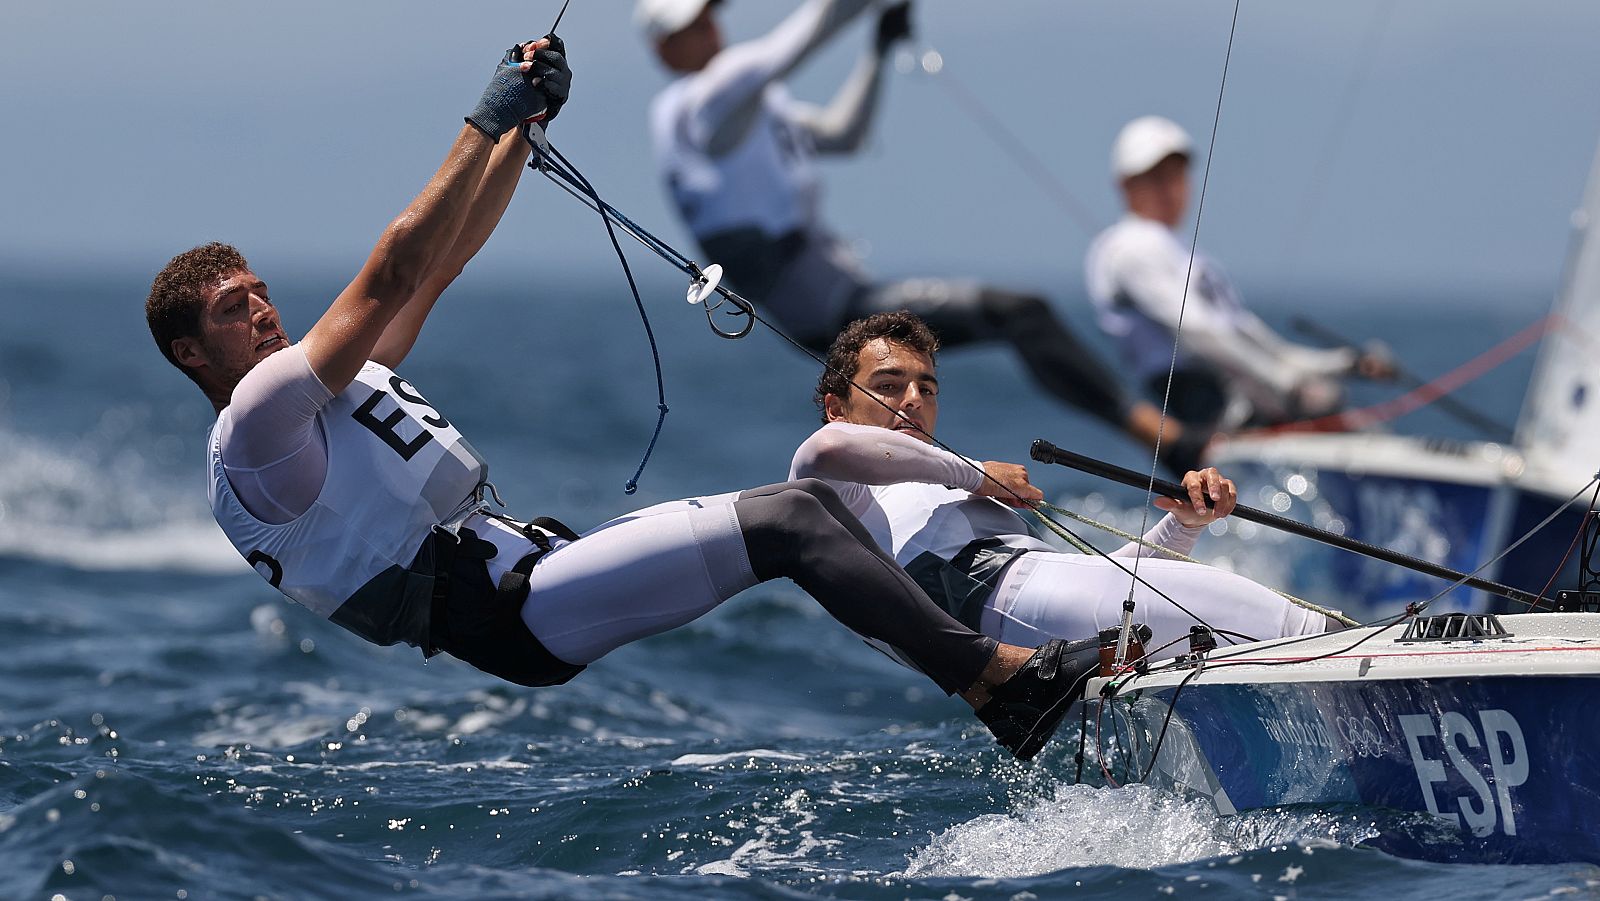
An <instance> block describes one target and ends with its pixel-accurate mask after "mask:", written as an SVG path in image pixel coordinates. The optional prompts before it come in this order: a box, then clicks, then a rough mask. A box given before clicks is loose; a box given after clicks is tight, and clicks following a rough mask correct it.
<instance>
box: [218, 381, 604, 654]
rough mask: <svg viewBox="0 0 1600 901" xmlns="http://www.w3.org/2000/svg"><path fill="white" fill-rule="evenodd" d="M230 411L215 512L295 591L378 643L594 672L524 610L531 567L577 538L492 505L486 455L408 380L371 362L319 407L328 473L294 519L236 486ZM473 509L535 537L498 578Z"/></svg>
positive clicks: (274, 579) (262, 568)
mask: <svg viewBox="0 0 1600 901" xmlns="http://www.w3.org/2000/svg"><path fill="white" fill-rule="evenodd" d="M228 415H229V411H228V410H227V409H224V410H223V411H222V412H221V413H220V414H219V415H218V417H217V423H216V424H215V425H213V427H212V429H211V434H210V436H209V440H208V454H209V462H210V468H211V478H210V482H209V485H208V495H209V497H210V500H211V509H212V513H213V515H215V517H216V520H217V524H218V525H220V526H221V527H222V530H223V532H224V533H226V534H227V536H228V539H229V541H231V542H232V543H233V546H234V548H235V549H237V550H238V551H239V553H240V555H241V556H243V557H244V559H245V561H246V562H248V563H249V564H250V565H251V566H252V567H253V568H254V569H255V570H256V572H257V573H258V574H260V575H261V577H262V578H264V579H266V580H267V582H268V583H269V584H271V585H272V586H273V587H274V588H277V589H278V590H279V591H281V592H283V593H284V594H285V595H287V596H288V597H289V599H290V600H292V601H294V602H296V603H298V604H301V605H302V606H304V607H306V608H308V609H310V610H311V611H312V612H314V613H316V614H317V615H319V616H322V617H324V618H326V619H328V620H330V621H332V622H334V623H336V624H338V625H340V626H343V627H344V628H346V629H348V630H350V631H351V632H354V633H355V634H357V635H359V636H361V637H362V638H364V639H366V640H367V641H370V642H372V643H374V644H378V645H385V646H387V645H393V644H397V643H399V642H405V643H406V644H409V645H411V646H413V647H417V648H421V649H422V652H423V655H424V657H432V656H433V655H435V654H438V653H440V652H447V653H449V654H450V655H451V656H453V657H457V658H459V659H461V660H464V661H466V662H467V663H470V664H472V665H473V666H475V667H477V668H479V669H481V670H483V671H485V672H488V673H490V674H492V675H495V676H499V677H500V678H502V679H506V680H507V681H510V682H515V683H517V684H519V685H528V686H539V685H557V684H560V683H563V682H566V681H567V680H569V679H571V678H572V677H573V676H575V675H577V674H578V673H579V672H581V671H582V670H583V666H581V665H577V664H571V663H567V662H566V661H563V660H561V659H559V658H557V657H556V656H555V655H553V654H551V653H550V651H549V650H547V649H546V648H545V647H544V645H543V644H541V643H540V642H539V640H538V639H537V638H536V637H534V635H533V633H532V632H530V631H529V629H528V627H527V625H526V624H525V623H524V622H523V621H522V618H521V614H520V611H521V608H522V604H523V602H524V601H525V600H526V599H527V596H528V575H529V573H531V572H532V571H533V567H534V565H535V564H536V563H538V562H539V559H540V558H541V557H543V556H544V555H545V554H547V553H549V552H550V551H551V550H552V549H554V547H555V546H556V544H555V542H556V541H563V542H566V541H576V540H577V538H578V536H577V535H576V534H575V533H574V532H573V531H572V530H571V529H569V528H567V527H566V526H564V525H562V524H561V523H559V522H557V521H556V520H554V519H550V518H549V517H540V518H538V519H535V520H533V521H532V522H530V523H523V522H520V521H517V520H513V519H511V518H509V517H506V516H504V515H502V514H500V513H498V512H496V511H495V510H494V509H492V508H491V507H490V505H489V504H488V503H486V502H485V495H486V494H488V495H490V496H494V499H495V501H496V502H498V500H499V498H498V496H497V495H495V493H494V488H493V486H492V485H490V484H489V482H488V481H487V475H488V465H487V464H486V463H485V462H484V461H483V458H482V457H480V456H479V455H478V453H477V451H475V450H474V449H473V448H472V446H471V445H470V444H468V443H467V441H466V439H465V438H463V437H462V435H461V433H460V432H459V431H457V430H456V428H455V426H453V425H451V423H450V422H449V420H447V419H445V418H444V417H443V416H442V415H440V414H439V412H438V411H437V410H435V409H434V408H433V407H432V406H431V405H429V404H428V402H427V401H426V400H424V399H423V397H422V395H421V394H419V393H418V392H417V391H416V389H415V388H413V387H411V385H410V383H408V382H407V381H406V380H404V379H402V378H401V377H400V376H398V375H396V374H395V373H394V372H392V371H390V370H389V369H388V368H386V367H384V366H381V365H379V364H377V363H372V362H368V363H367V364H366V366H364V367H363V368H362V370H361V372H360V373H359V374H358V375H357V376H356V378H355V380H354V381H352V382H351V383H350V385H349V386H348V387H346V388H345V389H344V390H343V391H341V392H340V393H339V394H338V395H336V396H335V397H334V398H333V399H332V400H331V401H329V402H328V403H327V404H326V405H325V406H324V407H322V409H321V410H319V411H318V412H317V414H316V423H315V427H316V428H318V429H320V430H321V433H322V435H323V437H324V438H325V440H326V443H327V451H328V471H327V475H326V478H325V480H324V483H323V486H322V490H321V492H320V493H319V494H318V496H317V499H316V501H315V502H314V503H312V505H311V506H310V508H309V509H307V510H305V512H303V513H301V514H300V515H299V516H297V517H295V518H293V519H291V520H289V521H288V522H284V523H276V524H275V523H268V522H264V521H262V520H260V519H257V518H256V517H255V516H253V515H252V514H251V513H250V512H249V511H248V510H246V509H245V506H244V504H243V503H242V502H241V501H240V500H239V497H238V495H237V494H236V493H235V491H234V489H233V486H232V485H231V484H230V483H229V481H228V476H227V474H226V472H225V470H224V468H223V463H222V447H221V439H220V436H221V433H222V428H221V426H222V423H223V422H224V419H225V418H226V417H227V416H228ZM474 515H482V516H487V517H491V518H493V519H497V520H500V521H502V522H504V523H506V524H508V525H510V526H512V527H514V528H515V529H517V530H518V531H519V532H521V533H522V534H523V535H525V536H526V537H527V538H528V540H529V541H530V542H531V543H532V544H533V549H532V550H531V551H530V552H529V553H528V554H526V555H525V556H523V557H522V558H521V559H520V560H519V561H518V562H517V563H516V564H515V565H513V566H512V567H511V568H510V570H509V571H508V572H506V574H505V575H504V576H503V577H502V578H501V579H500V581H499V584H495V583H494V582H492V581H491V580H490V577H489V571H488V568H487V565H486V561H488V560H489V559H491V558H493V557H494V556H495V546H494V544H492V543H491V542H489V541H487V540H484V539H482V538H479V537H478V536H477V534H476V533H475V532H473V530H472V529H470V528H467V527H465V526H464V525H463V523H465V522H466V520H467V519H468V518H470V517H472V516H474Z"/></svg>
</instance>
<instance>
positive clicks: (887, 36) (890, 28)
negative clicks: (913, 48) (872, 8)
mask: <svg viewBox="0 0 1600 901" xmlns="http://www.w3.org/2000/svg"><path fill="white" fill-rule="evenodd" d="M909 37H911V0H905V2H903V3H892V4H890V5H888V6H885V7H884V8H883V12H881V13H878V32H877V35H876V36H874V37H873V39H872V46H873V47H874V48H876V49H877V51H878V52H879V53H883V52H885V51H887V50H888V49H889V48H890V47H892V46H894V43H895V42H896V41H899V40H902V39H904V38H909Z"/></svg>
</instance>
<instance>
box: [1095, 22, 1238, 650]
mask: <svg viewBox="0 0 1600 901" xmlns="http://www.w3.org/2000/svg"><path fill="white" fill-rule="evenodd" d="M1239 3H1240V0H1233V20H1232V22H1230V23H1229V25H1228V49H1227V50H1226V51H1225V52H1224V53H1223V56H1222V81H1221V84H1219V85H1218V86H1217V108H1216V112H1215V113H1214V114H1213V115H1212V117H1211V141H1210V143H1209V144H1208V145H1207V146H1206V168H1205V174H1204V175H1202V176H1201V178H1200V200H1199V203H1198V204H1196V206H1195V212H1194V234H1193V236H1192V237H1191V238H1190V240H1189V265H1188V268H1186V269H1185V270H1184V273H1183V298H1182V299H1181V300H1180V301H1179V302H1178V325H1177V328H1176V329H1174V330H1173V333H1172V359H1171V360H1170V361H1168V364H1167V384H1166V388H1165V389H1164V390H1163V391H1162V393H1161V421H1160V424H1159V425H1158V426H1157V427H1156V446H1155V450H1154V452H1153V453H1152V454H1151V457H1150V482H1149V485H1148V486H1147V487H1146V489H1145V507H1144V514H1143V516H1142V518H1141V521H1140V525H1139V531H1140V532H1141V533H1143V532H1144V531H1145V529H1146V528H1147V527H1148V525H1149V522H1150V503H1151V499H1152V497H1153V496H1154V495H1155V490H1156V468H1157V467H1158V466H1160V465H1161V440H1162V438H1164V437H1165V436H1166V432H1167V408H1168V406H1169V405H1170V404H1171V401H1172V380H1173V377H1174V376H1175V375H1176V374H1177V371H1178V339H1179V338H1180V337H1181V336H1182V335H1183V314H1184V312H1185V311H1186V310H1187V309H1188V307H1189V283H1190V282H1191V281H1192V280H1193V278H1194V258H1195V253H1196V252H1197V251H1198V249H1199V246H1200V223H1201V221H1202V219H1203V217H1204V216H1205V212H1206V188H1207V186H1208V185H1209V184H1210V183H1211V160H1212V159H1213V158H1214V157H1215V155H1216V150H1217V130H1218V128H1219V127H1220V126H1221V124H1222V98H1223V97H1224V96H1225V95H1226V94H1227V91H1228V64H1229V63H1230V62H1231V61H1232V60H1233V37H1234V35H1235V34H1237V33H1238V30H1239ZM1132 575H1133V580H1134V582H1133V583H1130V584H1129V585H1128V599H1127V600H1126V601H1125V602H1124V603H1123V616H1122V627H1123V628H1122V632H1123V634H1122V637H1121V638H1120V639H1118V641H1117V656H1116V661H1117V662H1118V663H1121V662H1122V659H1123V656H1124V653H1125V652H1126V650H1127V644H1126V642H1127V637H1128V636H1127V632H1128V626H1129V625H1130V623H1131V621H1132V616H1133V592H1134V587H1135V584H1134V583H1137V582H1138V579H1139V558H1138V557H1134V558H1133V574H1132Z"/></svg>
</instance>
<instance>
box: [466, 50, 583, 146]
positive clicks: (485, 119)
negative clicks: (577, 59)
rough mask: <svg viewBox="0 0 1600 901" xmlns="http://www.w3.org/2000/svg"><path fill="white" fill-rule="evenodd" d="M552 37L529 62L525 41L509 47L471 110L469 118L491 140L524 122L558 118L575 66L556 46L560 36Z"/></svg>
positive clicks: (496, 139)
mask: <svg viewBox="0 0 1600 901" xmlns="http://www.w3.org/2000/svg"><path fill="white" fill-rule="evenodd" d="M550 41H551V46H550V47H547V48H545V49H543V50H539V51H537V52H535V53H534V55H533V59H532V60H531V61H529V62H526V63H525V62H523V59H522V45H521V44H518V45H516V46H514V47H512V48H511V49H510V50H507V51H506V55H505V56H504V57H503V58H502V59H501V60H500V64H499V65H498V66H496V67H495V71H494V77H493V78H492V79H490V80H489V86H488V87H487V88H485V89H484V91H483V96H482V97H481V98H479V99H478V105H477V106H475V107H473V109H472V112H470V113H468V114H467V117H466V119H467V122H469V123H471V124H472V126H473V127H474V128H477V129H478V130H479V131H481V132H483V133H484V134H485V135H487V136H488V137H489V139H490V140H492V141H498V140H499V139H500V136H501V135H503V134H505V133H506V132H508V131H510V130H511V129H513V128H515V127H516V126H518V125H521V124H522V123H523V122H527V121H530V120H531V121H540V120H542V121H545V122H548V121H550V120H551V119H554V118H555V117H556V113H558V112H559V111H560V110H561V106H562V104H564V103H566V102H567V91H568V90H569V88H570V87H571V85H572V70H571V69H569V68H568V67H567V60H566V57H565V56H564V55H563V54H562V53H561V52H560V51H559V50H558V49H556V48H559V47H561V46H562V44H561V41H560V39H559V38H556V37H555V36H554V35H551V36H550ZM524 67H526V68H524Z"/></svg>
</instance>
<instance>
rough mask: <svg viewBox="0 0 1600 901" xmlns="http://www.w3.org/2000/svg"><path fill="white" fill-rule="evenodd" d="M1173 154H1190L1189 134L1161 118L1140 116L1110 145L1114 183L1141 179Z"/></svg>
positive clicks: (1191, 147) (1172, 122)
mask: <svg viewBox="0 0 1600 901" xmlns="http://www.w3.org/2000/svg"><path fill="white" fill-rule="evenodd" d="M1174 153H1181V154H1183V155H1184V156H1192V155H1193V154H1194V143H1193V142H1192V141H1191V140H1189V133H1188V132H1186V131H1184V130H1183V128H1182V127H1181V126H1179V125H1178V123H1176V122H1174V121H1172V120H1171V119H1165V118H1162V117H1161V116H1140V117H1139V118H1137V119H1135V120H1133V121H1132V122H1129V123H1128V124H1127V125H1124V126H1122V131H1119V132H1117V140H1116V143H1114V144H1112V145H1111V174H1112V175H1114V176H1116V178H1117V180H1119V181H1120V180H1122V179H1124V178H1131V177H1133V176H1135V175H1142V174H1144V173H1146V172H1149V171H1150V170H1151V169H1153V168H1155V165H1156V163H1159V162H1161V161H1162V160H1164V159H1166V158H1167V157H1169V156H1171V155H1173V154H1174Z"/></svg>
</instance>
